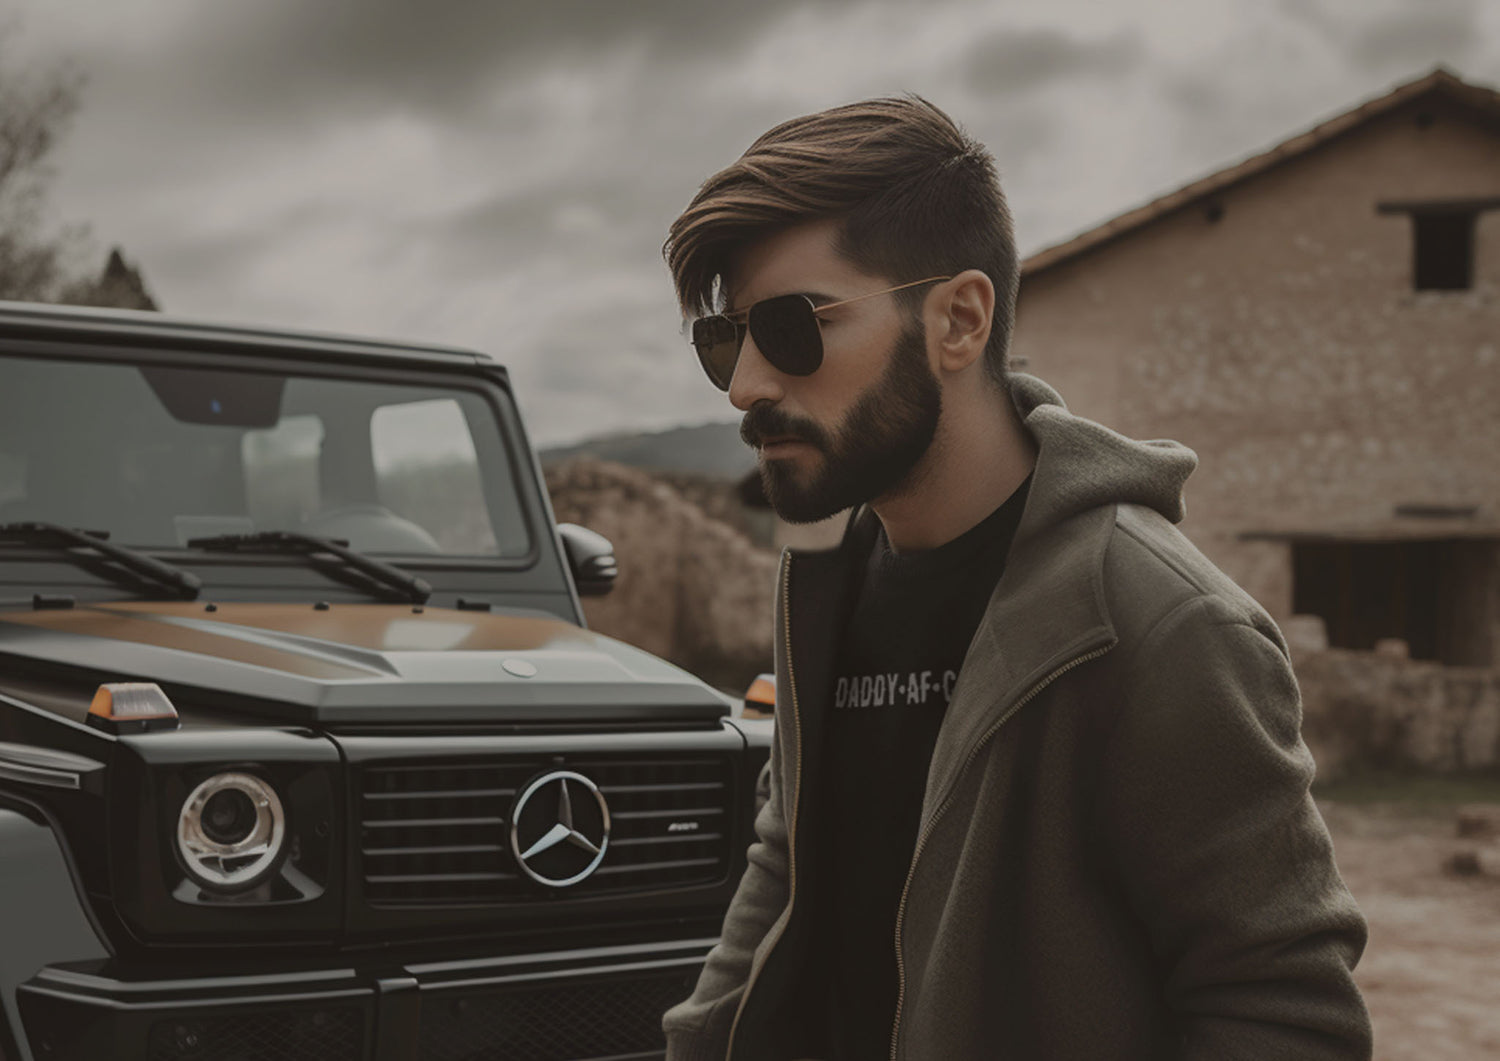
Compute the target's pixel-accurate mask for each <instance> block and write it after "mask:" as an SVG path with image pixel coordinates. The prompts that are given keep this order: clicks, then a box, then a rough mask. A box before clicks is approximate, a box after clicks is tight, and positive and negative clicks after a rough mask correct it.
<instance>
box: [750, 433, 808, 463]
mask: <svg viewBox="0 0 1500 1061" xmlns="http://www.w3.org/2000/svg"><path fill="white" fill-rule="evenodd" d="M803 447H805V448H807V449H812V448H813V444H812V443H811V442H809V441H807V439H805V438H798V437H797V436H796V435H774V436H772V437H770V438H763V439H761V440H760V443H759V444H758V446H757V447H756V448H758V449H759V450H760V454H761V456H762V457H768V458H770V457H779V456H791V455H792V454H793V453H795V452H796V451H797V450H798V449H799V448H803Z"/></svg>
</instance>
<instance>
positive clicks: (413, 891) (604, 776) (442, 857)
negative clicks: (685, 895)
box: [358, 754, 732, 906]
mask: <svg viewBox="0 0 1500 1061" xmlns="http://www.w3.org/2000/svg"><path fill="white" fill-rule="evenodd" d="M556 769H562V770H568V771H572V772H576V773H578V774H581V775H583V776H585V777H587V778H589V779H590V780H591V781H592V782H593V783H594V784H595V785H597V786H598V787H599V790H600V791H601V792H602V793H603V795H604V798H605V800H606V802H607V803H608V806H609V815H610V835H609V842H608V845H607V846H606V847H605V848H604V857H603V859H602V861H600V863H599V865H598V867H597V868H596V869H595V870H594V872H593V873H592V875H590V876H589V877H587V878H586V879H584V880H582V881H580V882H579V883H576V884H573V885H570V886H567V887H566V888H562V889H554V888H551V887H548V886H547V885H544V884H540V883H538V882H536V881H535V880H533V879H532V878H531V877H529V876H527V875H526V874H525V873H524V872H523V871H522V869H521V867H520V865H519V864H518V863H517V860H516V858H515V857H514V855H513V854H512V852H511V848H510V841H509V831H510V814H511V811H512V807H513V804H514V802H515V800H516V797H517V794H518V793H520V792H521V791H523V790H524V789H525V787H526V786H527V784H528V783H529V782H530V781H532V780H533V779H535V778H536V777H538V776H540V775H541V774H544V773H546V772H548V771H549V770H556ZM731 769H732V760H730V759H729V758H728V757H724V756H714V755H704V754H697V755H683V756H665V755H663V756H659V757H658V756H650V757H645V756H613V757H611V756H589V757H586V758H585V757H579V758H577V759H574V758H571V757H570V758H569V759H568V760H567V761H566V762H565V763H563V764H561V765H559V764H558V763H557V761H556V760H554V759H552V758H543V757H529V758H504V759H501V758H486V759H466V760H462V761H458V760H453V761H447V762H431V761H427V762H413V763H389V764H381V765H380V766H370V767H366V768H364V769H363V770H362V772H361V778H362V780H361V786H360V798H359V808H358V810H359V815H358V816H359V823H360V838H359V844H360V863H361V872H362V875H363V880H364V889H365V898H366V901H367V902H368V903H369V904H370V905H372V906H412V905H426V906H433V905H439V906H441V905H497V904H505V903H524V902H528V901H534V900H537V899H540V898H545V897H547V896H548V895H549V894H557V893H558V892H562V893H565V894H567V895H593V894H600V893H612V894H613V893H619V892H636V891H651V890H656V889H662V888H678V887H686V886H691V885H697V884H706V883H712V882H714V881H717V880H720V879H722V878H723V877H724V876H725V874H726V873H727V872H728V868H729V841H728V828H729V824H730V811H731V806H730V800H731V798H732V794H731V787H732V786H731V784H730V780H729V779H730V771H731ZM583 810H584V808H580V814H582V812H583ZM530 813H532V812H531V811H528V814H530Z"/></svg>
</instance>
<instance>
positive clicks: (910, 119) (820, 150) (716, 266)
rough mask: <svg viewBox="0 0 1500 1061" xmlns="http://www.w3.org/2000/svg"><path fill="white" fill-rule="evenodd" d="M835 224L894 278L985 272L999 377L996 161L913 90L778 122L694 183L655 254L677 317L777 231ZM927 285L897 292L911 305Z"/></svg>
mask: <svg viewBox="0 0 1500 1061" xmlns="http://www.w3.org/2000/svg"><path fill="white" fill-rule="evenodd" d="M824 218H837V219H839V220H840V222H841V225H840V236H839V241H838V247H837V249H838V252H839V254H840V255H841V256H842V257H843V258H844V259H845V260H846V261H848V262H850V263H851V264H852V265H854V266H855V267H856V268H858V269H860V270H862V271H863V272H866V273H870V274H871V275H874V276H881V277H886V278H889V279H890V280H891V282H893V283H900V282H905V281H908V280H919V279H921V278H923V277H928V276H951V275H956V274H957V273H960V272H963V271H964V270H965V269H980V270H982V271H983V272H984V273H985V274H986V275H988V276H989V278H990V281H991V282H992V283H993V284H994V285H995V317H994V324H993V327H992V329H991V331H990V338H989V342H988V344H987V345H986V346H985V353H984V358H985V369H986V371H987V372H988V373H989V375H990V376H991V377H992V378H993V379H994V380H995V381H996V382H997V383H999V384H1000V385H1001V386H1002V387H1005V386H1006V383H1007V381H1006V360H1005V355H1006V350H1007V349H1008V348H1009V346H1010V334H1011V328H1012V325H1013V324H1014V321H1015V309H1016V287H1017V283H1018V281H1019V272H1020V270H1019V265H1018V263H1017V260H1016V245H1015V233H1014V229H1013V226H1012V222H1011V216H1010V209H1009V208H1008V207H1007V206H1006V204H1005V196H1004V194H1003V193H1002V192H1001V191H1000V182H999V179H998V177H997V176H996V173H995V160H994V158H993V157H992V156H991V155H990V153H989V151H988V150H986V149H985V147H984V145H982V144H980V143H979V142H977V141H975V140H973V139H971V138H970V137H969V136H968V135H967V134H966V133H965V132H964V131H963V130H962V129H960V128H959V127H958V125H957V123H955V122H954V121H953V119H952V118H950V117H948V115H946V114H944V113H943V112H942V111H941V110H939V109H938V108H937V107H935V106H933V105H932V104H931V103H929V102H927V100H925V99H923V98H922V97H920V96H915V95H911V96H904V97H895V98H885V99H872V100H865V101H864V102H862V103H851V104H848V105H846V106H842V107H834V108H833V109H831V110H826V111H821V112H819V113H817V114H809V115H807V116H805V117H802V118H793V119H792V120H791V121H787V122H782V123H781V124H780V125H778V126H776V127H775V128H774V129H772V130H770V131H769V132H767V133H765V134H764V135H762V136H761V137H760V138H759V139H758V140H756V141H755V143H753V144H751V145H750V147H749V149H748V150H747V151H746V152H745V153H744V154H743V155H741V156H740V158H739V160H738V161H737V162H735V163H734V164H733V165H731V166H729V167H727V168H726V169H723V170H720V171H719V172H718V173H716V174H714V175H713V176H712V177H710V178H709V179H708V180H706V181H705V182H704V183H703V187H701V188H700V189H699V190H698V194H697V195H695V196H694V197H693V201H692V202H691V203H689V204H688V207H687V209H686V210H684V211H683V212H682V214H681V216H679V217H678V218H677V220H676V221H674V222H672V228H671V230H670V231H669V233H668V235H667V241H666V243H665V244H664V245H663V246H662V253H663V255H664V256H665V257H666V259H667V264H668V266H670V268H671V270H672V281H673V284H674V285H675V286H676V288H677V301H678V304H679V305H680V306H681V307H682V310H683V312H684V313H686V314H688V315H691V316H698V315H701V314H705V313H712V312H713V311H714V310H715V309H717V308H718V307H717V306H716V305H715V302H716V300H717V298H718V296H719V293H720V289H721V287H722V284H723V280H724V274H725V271H726V270H727V269H728V268H729V266H730V264H731V262H732V260H733V258H734V256H735V255H736V254H737V253H739V252H740V251H741V250H742V249H743V248H745V247H746V246H748V245H749V244H751V243H753V242H755V241H757V240H759V239H762V238H764V237H766V236H769V235H771V234H773V233H774V232H777V231H779V230H781V229H784V228H788V227H791V226H793V225H797V224H801V223H803V222H808V221H817V220H822V219H824ZM925 295H926V289H918V290H914V291H911V292H902V293H901V294H899V295H897V296H896V297H897V298H901V299H903V300H904V302H905V304H906V306H907V307H908V308H909V309H915V307H917V306H920V305H921V301H922V299H923V298H924V297H925Z"/></svg>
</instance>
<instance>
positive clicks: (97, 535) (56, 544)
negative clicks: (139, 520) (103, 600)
mask: <svg viewBox="0 0 1500 1061" xmlns="http://www.w3.org/2000/svg"><path fill="white" fill-rule="evenodd" d="M0 541H3V542H18V543H20V544H22V545H34V546H39V547H41V548H44V549H59V550H61V551H62V552H63V553H64V554H65V555H67V556H71V557H73V558H74V559H75V560H82V559H84V558H83V557H82V556H79V555H78V554H76V553H73V552H71V550H73V549H77V548H84V549H92V550H93V551H94V552H96V553H98V554H99V555H100V556H102V557H104V558H105V559H107V560H110V561H113V563H114V564H115V565H116V566H114V567H110V566H108V565H101V566H100V568H99V569H100V570H101V571H102V572H103V573H104V574H105V575H107V576H108V577H109V578H110V579H111V580H113V581H114V582H117V583H121V584H125V585H128V586H129V587H130V588H131V589H135V588H136V586H135V583H136V582H139V581H142V580H144V581H146V582H150V583H154V584H156V585H158V586H165V587H166V588H167V589H170V590H172V591H173V592H174V593H176V594H177V595H178V596H180V597H181V598H182V599H183V600H193V599H194V598H196V597H197V596H198V590H199V588H200V587H201V586H202V585H203V581H202V579H200V578H199V577H198V576H197V575H194V574H192V573H191V572H188V571H183V570H182V569H181V568H177V567H173V566H172V565H171V564H165V563H162V562H161V561H160V560H157V559H156V558H155V557H151V556H147V555H146V554H145V553H140V552H136V551H135V550H134V549H127V548H125V546H123V545H112V544H111V543H110V542H109V531H96V530H80V529H77V528H74V527H64V526H62V525H61V524H59V523H42V522H35V521H32V522H26V523H0Z"/></svg>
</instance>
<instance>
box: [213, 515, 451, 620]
mask: <svg viewBox="0 0 1500 1061" xmlns="http://www.w3.org/2000/svg"><path fill="white" fill-rule="evenodd" d="M187 544H188V548H189V549H207V550H209V551H210V552H220V553H234V552H250V553H292V554H294V555H298V556H311V555H313V554H316V553H328V554H330V555H331V556H336V557H338V558H339V559H340V560H342V561H343V562H344V564H345V565H346V566H347V567H350V568H352V569H353V570H355V571H358V572H359V573H360V574H362V575H364V576H365V577H367V578H369V579H370V580H371V581H373V582H377V583H379V584H380V585H382V586H386V587H388V588H390V589H394V590H396V591H398V592H399V593H401V594H402V595H403V596H404V597H406V598H407V599H409V600H411V601H412V602H413V603H414V604H421V603H422V602H424V601H425V600H427V598H428V597H430V596H432V586H431V585H429V584H428V583H427V582H426V581H424V580H423V579H420V578H417V577H416V576H415V575H409V574H407V573H406V572H405V571H402V570H401V569H400V568H399V567H394V566H392V565H391V564H387V563H383V562H381V561H380V560H376V559H375V558H374V557H371V556H366V555H365V554H364V553H357V552H355V551H354V550H353V549H351V548H349V543H348V542H347V541H344V540H343V539H342V538H320V537H318V536H317V535H315V534H299V533H298V532H296V531H259V532H257V533H255V534H220V535H217V536H216V537H212V538H192V539H189V541H188V543H187Z"/></svg>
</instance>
